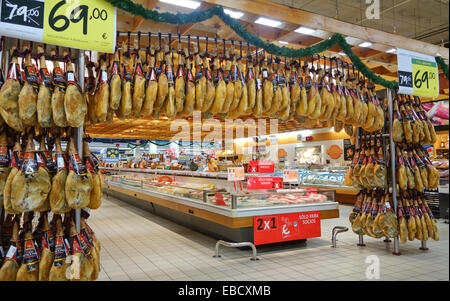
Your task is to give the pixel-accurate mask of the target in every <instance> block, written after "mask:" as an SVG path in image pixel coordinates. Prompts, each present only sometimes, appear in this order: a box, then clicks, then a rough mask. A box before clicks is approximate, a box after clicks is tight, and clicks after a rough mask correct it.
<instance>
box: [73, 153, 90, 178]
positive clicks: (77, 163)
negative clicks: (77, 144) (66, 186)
mask: <svg viewBox="0 0 450 301" xmlns="http://www.w3.org/2000/svg"><path fill="white" fill-rule="evenodd" d="M69 169H70V170H73V171H74V172H75V173H76V174H77V175H79V176H80V177H81V179H83V180H85V179H87V170H86V166H85V165H84V164H83V163H82V162H81V160H80V157H79V156H78V155H70V156H69Z"/></svg>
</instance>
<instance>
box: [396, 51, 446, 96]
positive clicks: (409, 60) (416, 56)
mask: <svg viewBox="0 0 450 301" xmlns="http://www.w3.org/2000/svg"><path fill="white" fill-rule="evenodd" d="M397 61H398V84H399V93H400V94H409V95H416V96H422V97H438V96H439V71H438V67H437V63H436V60H435V58H434V57H432V56H429V55H425V54H421V53H417V52H412V51H408V50H404V49H397Z"/></svg>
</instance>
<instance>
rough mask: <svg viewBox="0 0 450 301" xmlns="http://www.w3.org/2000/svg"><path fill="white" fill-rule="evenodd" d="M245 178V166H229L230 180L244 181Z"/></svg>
mask: <svg viewBox="0 0 450 301" xmlns="http://www.w3.org/2000/svg"><path fill="white" fill-rule="evenodd" d="M244 179H245V177H244V167H229V168H228V181H243V180H244Z"/></svg>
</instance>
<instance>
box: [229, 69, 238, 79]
mask: <svg viewBox="0 0 450 301" xmlns="http://www.w3.org/2000/svg"><path fill="white" fill-rule="evenodd" d="M230 76H231V80H232V81H237V80H239V71H238V67H237V66H236V65H234V66H231V72H230Z"/></svg>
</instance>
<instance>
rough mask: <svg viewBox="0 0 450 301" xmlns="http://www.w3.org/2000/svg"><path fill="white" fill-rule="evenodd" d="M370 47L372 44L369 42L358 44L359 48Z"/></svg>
mask: <svg viewBox="0 0 450 301" xmlns="http://www.w3.org/2000/svg"><path fill="white" fill-rule="evenodd" d="M370 46H372V43H370V42H364V43H361V44H359V47H370Z"/></svg>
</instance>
